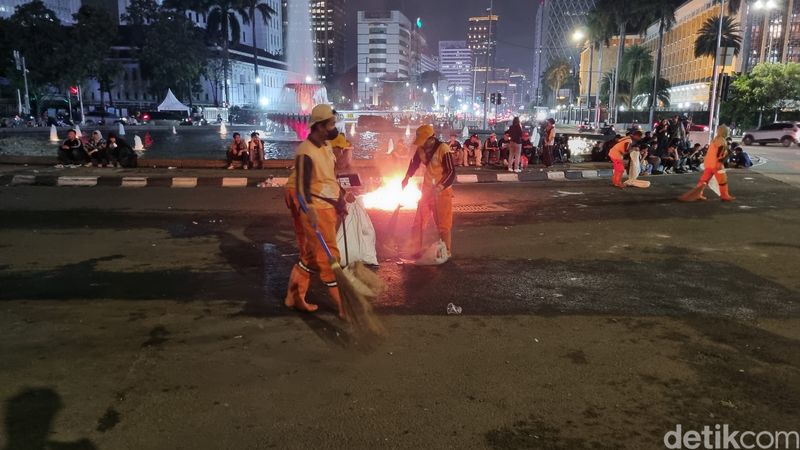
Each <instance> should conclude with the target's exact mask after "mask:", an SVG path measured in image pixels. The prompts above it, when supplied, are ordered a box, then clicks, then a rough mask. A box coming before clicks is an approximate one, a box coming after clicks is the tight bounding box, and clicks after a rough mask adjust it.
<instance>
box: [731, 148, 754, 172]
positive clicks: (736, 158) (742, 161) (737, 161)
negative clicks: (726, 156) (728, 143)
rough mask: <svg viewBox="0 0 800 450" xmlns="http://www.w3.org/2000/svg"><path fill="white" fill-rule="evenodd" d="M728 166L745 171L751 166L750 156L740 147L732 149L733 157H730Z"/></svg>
mask: <svg viewBox="0 0 800 450" xmlns="http://www.w3.org/2000/svg"><path fill="white" fill-rule="evenodd" d="M729 165H730V167H735V168H737V169H747V168H750V167H752V166H753V160H751V159H750V155H748V154H747V152H746V151H744V149H743V148H742V147H740V146H736V148H735V149H733V155H731V158H730V161H729Z"/></svg>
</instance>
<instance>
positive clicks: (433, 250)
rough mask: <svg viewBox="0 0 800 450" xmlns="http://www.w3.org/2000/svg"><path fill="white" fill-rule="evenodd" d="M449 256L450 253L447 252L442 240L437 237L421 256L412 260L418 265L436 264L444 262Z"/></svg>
mask: <svg viewBox="0 0 800 450" xmlns="http://www.w3.org/2000/svg"><path fill="white" fill-rule="evenodd" d="M449 258H450V255H449V254H448V253H447V245H445V243H444V241H443V240H441V239H439V240H438V241H436V242H434V243H433V244H431V245H430V246H428V248H426V249H425V251H423V252H422V256H420V258H419V259H418V260H416V261H414V264H416V265H418V266H438V265H439V264H444V263H446V262H447V260H448V259H449Z"/></svg>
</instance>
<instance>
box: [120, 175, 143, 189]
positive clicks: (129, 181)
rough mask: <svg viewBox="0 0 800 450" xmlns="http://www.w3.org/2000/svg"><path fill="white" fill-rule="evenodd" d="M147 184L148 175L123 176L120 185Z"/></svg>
mask: <svg viewBox="0 0 800 450" xmlns="http://www.w3.org/2000/svg"><path fill="white" fill-rule="evenodd" d="M145 186H147V178H146V177H122V183H120V187H145Z"/></svg>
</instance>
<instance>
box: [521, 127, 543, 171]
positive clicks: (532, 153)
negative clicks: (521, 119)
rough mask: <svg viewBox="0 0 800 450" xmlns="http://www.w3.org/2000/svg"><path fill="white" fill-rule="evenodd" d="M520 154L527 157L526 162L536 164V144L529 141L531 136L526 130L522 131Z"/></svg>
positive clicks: (537, 160) (537, 158)
mask: <svg viewBox="0 0 800 450" xmlns="http://www.w3.org/2000/svg"><path fill="white" fill-rule="evenodd" d="M520 146H521V147H522V154H523V155H524V156H525V157H526V158H528V164H538V162H539V157H538V155H537V153H536V146H535V145H533V142H531V136H530V134H528V132H527V131H526V132H524V133H522V144H521V145H520Z"/></svg>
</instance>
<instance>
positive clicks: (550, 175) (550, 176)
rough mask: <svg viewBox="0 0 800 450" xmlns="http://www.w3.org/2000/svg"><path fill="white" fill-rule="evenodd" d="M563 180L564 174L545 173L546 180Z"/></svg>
mask: <svg viewBox="0 0 800 450" xmlns="http://www.w3.org/2000/svg"><path fill="white" fill-rule="evenodd" d="M565 178H566V176H565V175H564V172H547V179H548V180H563V179H565Z"/></svg>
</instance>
